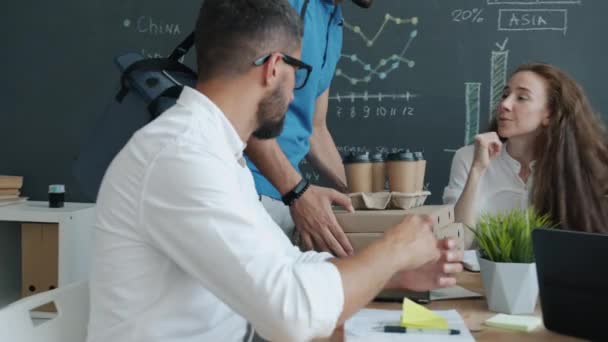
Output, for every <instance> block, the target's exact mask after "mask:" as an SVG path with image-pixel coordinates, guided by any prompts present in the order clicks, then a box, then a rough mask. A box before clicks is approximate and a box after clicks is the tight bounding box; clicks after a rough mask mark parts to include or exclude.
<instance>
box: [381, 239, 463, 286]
mask: <svg viewBox="0 0 608 342" xmlns="http://www.w3.org/2000/svg"><path fill="white" fill-rule="evenodd" d="M437 248H438V249H439V250H440V251H441V252H440V254H441V257H440V258H439V259H437V260H435V261H431V262H429V263H427V264H425V265H423V266H421V267H419V268H417V269H414V270H402V271H400V272H398V273H396V274H395V275H394V276H393V278H392V279H391V280H390V281H389V282H388V284H387V285H386V288H388V289H408V290H413V291H428V290H432V289H436V288H441V287H450V286H454V285H456V278H455V275H456V273H460V272H462V264H461V261H462V258H463V252H462V251H459V250H457V249H456V241H454V240H452V239H444V240H440V241H438V242H437Z"/></svg>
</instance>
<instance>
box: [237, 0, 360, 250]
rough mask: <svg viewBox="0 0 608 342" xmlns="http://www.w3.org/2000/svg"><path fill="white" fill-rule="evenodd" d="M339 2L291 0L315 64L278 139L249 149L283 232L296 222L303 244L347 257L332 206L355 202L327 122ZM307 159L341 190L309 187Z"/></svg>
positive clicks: (338, 40) (305, 51) (263, 196)
mask: <svg viewBox="0 0 608 342" xmlns="http://www.w3.org/2000/svg"><path fill="white" fill-rule="evenodd" d="M341 2H342V1H341V0H310V1H309V0H290V3H291V4H292V6H294V7H295V8H296V10H297V11H298V12H299V13H300V15H301V17H302V19H303V22H304V38H303V41H302V60H303V61H305V62H306V63H307V64H310V65H312V67H313V69H312V72H311V73H310V75H309V76H308V79H307V81H306V84H305V85H304V87H303V88H301V89H298V90H296V91H295V92H294V95H295V99H294V101H293V102H292V103H291V105H290V106H289V109H288V112H287V115H286V119H285V125H284V129H283V133H282V134H281V135H280V136H279V137H278V138H277V139H271V140H259V139H255V138H253V139H250V140H249V141H248V146H247V150H246V152H247V156H248V160H247V164H248V166H249V168H250V169H251V172H252V174H253V178H254V180H255V184H256V188H257V191H258V193H259V194H260V200H261V201H262V203H263V204H264V207H265V208H266V210H267V211H268V212H269V214H270V215H271V216H272V218H273V219H274V220H275V221H276V222H277V224H278V225H279V226H281V228H283V230H284V231H285V233H286V234H287V235H288V236H289V237H290V238H292V237H293V236H294V235H293V234H294V229H295V227H297V231H298V236H299V238H300V239H301V245H302V246H303V247H305V248H307V249H313V248H315V249H317V250H326V251H331V252H333V253H334V254H335V255H337V256H346V255H349V254H352V253H353V248H352V246H351V244H350V242H349V241H348V238H347V237H346V234H344V231H343V230H342V228H341V227H340V225H339V224H338V222H337V221H336V217H335V215H334V214H333V212H332V210H331V205H332V203H335V204H338V205H341V206H343V207H345V208H346V209H348V210H352V204H351V202H350V199H349V198H348V196H346V195H344V194H343V193H341V192H343V191H345V190H346V176H345V173H344V166H343V165H342V160H341V157H340V154H339V153H338V150H337V149H336V145H335V143H334V141H333V138H332V136H331V134H330V132H329V130H328V128H327V123H326V117H327V107H328V96H329V85H330V83H331V80H332V78H333V75H334V72H335V70H336V65H337V63H338V61H339V59H340V52H341V49H342V24H343V19H342V9H341V7H340V3H341ZM353 2H355V3H356V4H357V5H359V6H362V7H369V5H370V4H371V0H353ZM304 158H307V159H308V161H309V162H310V163H311V164H312V165H313V166H315V167H316V168H317V169H318V170H319V171H320V172H321V173H322V174H323V175H324V176H325V177H326V178H327V179H328V180H330V181H331V182H332V183H333V186H334V187H335V188H336V189H338V190H339V191H341V192H338V191H336V190H333V189H329V188H324V187H320V186H314V185H310V186H309V184H308V183H307V182H306V180H305V179H304V178H303V177H302V176H301V174H300V169H299V164H300V162H301V161H302V160H303V159H304Z"/></svg>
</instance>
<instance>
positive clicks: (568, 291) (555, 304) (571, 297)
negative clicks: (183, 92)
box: [532, 222, 608, 341]
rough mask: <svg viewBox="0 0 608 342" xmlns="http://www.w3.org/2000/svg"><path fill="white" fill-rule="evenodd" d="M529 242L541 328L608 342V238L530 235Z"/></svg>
mask: <svg viewBox="0 0 608 342" xmlns="http://www.w3.org/2000/svg"><path fill="white" fill-rule="evenodd" d="M606 224H608V222H607V223H606ZM532 241H533V246H534V255H535V257H536V272H537V274H538V285H539V291H540V304H541V308H542V313H543V321H544V324H545V327H546V328H547V329H549V330H552V331H555V332H557V333H560V334H566V335H571V336H575V337H581V338H585V339H589V340H593V341H608V320H607V317H608V235H601V234H591V233H582V232H574V231H566V230H557V229H535V230H534V231H533V232H532Z"/></svg>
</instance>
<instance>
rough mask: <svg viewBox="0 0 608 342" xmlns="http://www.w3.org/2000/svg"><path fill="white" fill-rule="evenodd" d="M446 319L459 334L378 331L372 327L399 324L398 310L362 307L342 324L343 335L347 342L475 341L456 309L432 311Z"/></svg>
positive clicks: (399, 312) (399, 314) (399, 313)
mask: <svg viewBox="0 0 608 342" xmlns="http://www.w3.org/2000/svg"><path fill="white" fill-rule="evenodd" d="M433 312H435V313H436V314H438V315H440V316H443V317H445V318H446V319H447V320H448V326H449V327H450V329H458V330H460V335H451V336H450V335H433V334H420V333H411V334H407V333H405V334H396V333H383V332H378V331H377V330H375V329H374V328H375V327H377V326H379V325H399V318H400V316H401V311H400V310H377V309H362V310H360V311H359V312H357V313H356V314H355V315H354V316H353V317H351V318H350V319H349V320H347V321H346V324H344V336H345V339H346V341H347V342H359V341H361V342H363V341H374V342H384V341H386V342H388V341H416V342H435V341H454V342H475V339H473V336H472V335H471V332H470V331H469V329H467V326H466V324H465V323H464V320H463V319H462V317H461V316H460V314H459V313H458V311H456V310H446V311H433Z"/></svg>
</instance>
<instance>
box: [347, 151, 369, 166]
mask: <svg viewBox="0 0 608 342" xmlns="http://www.w3.org/2000/svg"><path fill="white" fill-rule="evenodd" d="M369 162H370V160H369V153H368V152H365V153H354V152H351V153H349V154H347V155H346V156H345V157H344V164H353V163H369Z"/></svg>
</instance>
